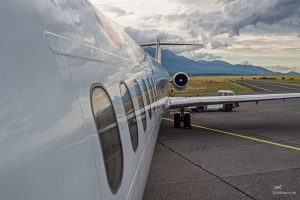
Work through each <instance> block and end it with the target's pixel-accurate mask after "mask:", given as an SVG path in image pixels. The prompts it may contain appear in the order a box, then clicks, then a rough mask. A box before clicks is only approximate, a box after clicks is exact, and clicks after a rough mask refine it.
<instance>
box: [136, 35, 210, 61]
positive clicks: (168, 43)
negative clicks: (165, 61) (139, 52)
mask: <svg viewBox="0 0 300 200" xmlns="http://www.w3.org/2000/svg"><path fill="white" fill-rule="evenodd" d="M162 45H164V46H167V45H169V46H175V45H176V46H183V45H188V46H200V47H201V48H202V47H203V46H204V45H203V44H196V43H171V42H160V40H159V39H158V38H157V39H156V43H145V44H140V46H141V47H150V46H156V51H155V60H156V62H158V63H159V64H161V49H160V46H162Z"/></svg>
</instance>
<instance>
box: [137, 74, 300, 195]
mask: <svg viewBox="0 0 300 200" xmlns="http://www.w3.org/2000/svg"><path fill="white" fill-rule="evenodd" d="M245 82H246V83H247V84H251V85H254V86H256V87H260V88H263V89H266V90H269V91H270V92H268V93H279V92H287V88H284V87H289V88H290V87H291V88H292V89H291V88H290V89H288V92H300V86H291V85H284V84H275V83H269V82H267V83H264V82H261V81H252V80H251V81H245ZM282 86H284V87H282ZM261 92H262V91H261ZM265 92H266V91H265ZM191 117H192V124H194V125H195V126H193V128H192V129H183V128H180V129H175V128H174V127H173V122H172V121H170V120H168V119H172V116H171V115H168V114H166V116H165V118H166V119H164V120H163V121H162V124H161V128H160V133H159V137H158V141H157V144H156V148H155V153H154V156H153V160H152V165H151V169H150V173H149V177H148V182H147V185H146V189H145V193H144V198H143V199H144V200H148V199H156V200H160V199H172V200H174V199H180V200H182V199H203V200H206V199H207V200H218V199H220V200H221V199H222V200H224V199H230V200H232V199H239V200H240V199H261V200H266V199H295V200H296V199H300V99H291V100H285V101H284V102H283V101H282V100H280V101H279V100H278V101H268V102H260V103H259V104H258V105H256V104H255V103H244V104H241V107H240V108H238V109H236V110H235V111H233V112H229V113H228V112H222V111H208V112H204V113H196V112H195V113H192V114H191Z"/></svg>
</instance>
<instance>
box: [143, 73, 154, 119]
mask: <svg viewBox="0 0 300 200" xmlns="http://www.w3.org/2000/svg"><path fill="white" fill-rule="evenodd" d="M142 82H143V88H144V94H145V97H146V103H147V106H149V109H148V113H149V117H150V119H151V118H152V111H151V102H150V95H149V88H148V87H147V85H146V83H145V81H144V79H143V80H142Z"/></svg>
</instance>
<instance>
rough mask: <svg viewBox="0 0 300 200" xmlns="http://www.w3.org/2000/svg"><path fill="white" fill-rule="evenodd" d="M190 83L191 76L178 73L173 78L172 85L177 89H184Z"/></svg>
mask: <svg viewBox="0 0 300 200" xmlns="http://www.w3.org/2000/svg"><path fill="white" fill-rule="evenodd" d="M188 83H189V76H188V75H187V74H186V73H184V72H178V73H176V74H175V75H174V76H173V78H172V84H173V85H174V86H175V88H176V89H178V90H180V89H184V88H186V86H187V85H188Z"/></svg>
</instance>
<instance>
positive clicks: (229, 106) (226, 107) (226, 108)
mask: <svg viewBox="0 0 300 200" xmlns="http://www.w3.org/2000/svg"><path fill="white" fill-rule="evenodd" d="M232 109H233V105H232V104H225V105H224V111H225V112H231V111H232Z"/></svg>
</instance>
